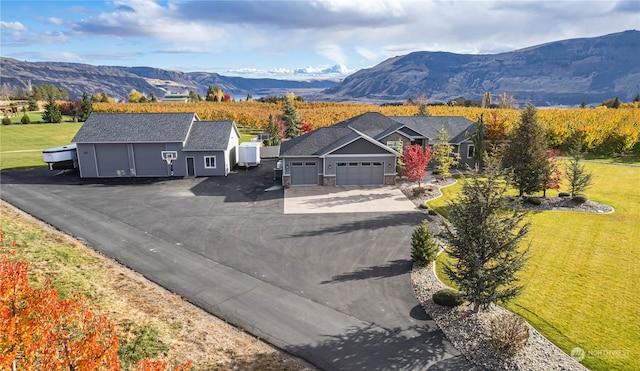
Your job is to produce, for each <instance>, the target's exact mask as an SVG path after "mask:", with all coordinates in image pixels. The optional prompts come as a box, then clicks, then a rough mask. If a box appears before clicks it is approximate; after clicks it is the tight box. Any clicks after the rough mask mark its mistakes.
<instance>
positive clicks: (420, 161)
mask: <svg viewBox="0 0 640 371" xmlns="http://www.w3.org/2000/svg"><path fill="white" fill-rule="evenodd" d="M431 157H433V154H432V153H431V147H427V148H422V146H421V145H419V144H414V145H411V146H407V147H405V149H404V151H402V156H401V157H400V161H402V163H403V164H404V174H405V175H406V176H407V178H408V179H409V181H410V182H418V188H421V181H422V178H424V176H425V175H427V166H428V165H429V161H431Z"/></svg>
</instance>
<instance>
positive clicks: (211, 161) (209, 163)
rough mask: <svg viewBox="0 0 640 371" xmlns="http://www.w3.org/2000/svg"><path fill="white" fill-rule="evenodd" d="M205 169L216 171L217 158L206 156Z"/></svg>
mask: <svg viewBox="0 0 640 371" xmlns="http://www.w3.org/2000/svg"><path fill="white" fill-rule="evenodd" d="M204 168H205V169H215V168H216V157H215V156H205V157H204Z"/></svg>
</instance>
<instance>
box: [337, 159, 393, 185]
mask: <svg viewBox="0 0 640 371" xmlns="http://www.w3.org/2000/svg"><path fill="white" fill-rule="evenodd" d="M383 165H384V164H383V163H382V162H338V163H337V164H336V185H381V184H384V166H383Z"/></svg>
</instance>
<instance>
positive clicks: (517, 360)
mask: <svg viewBox="0 0 640 371" xmlns="http://www.w3.org/2000/svg"><path fill="white" fill-rule="evenodd" d="M455 182H456V180H455V179H447V180H439V179H436V178H434V177H433V176H431V177H429V176H427V177H425V179H424V180H423V184H422V186H423V187H425V188H427V189H428V191H427V192H425V193H424V194H422V195H420V196H418V197H416V196H414V195H413V188H414V187H416V186H417V185H416V184H415V183H410V182H407V181H400V182H399V185H400V187H401V189H402V191H403V193H404V194H405V195H406V196H407V197H408V198H409V199H410V200H411V201H413V203H414V204H415V205H416V206H420V205H421V204H423V203H424V202H425V201H428V200H430V199H434V198H437V197H440V196H442V192H441V191H440V188H441V187H444V186H448V185H451V184H454V183H455ZM540 199H541V201H542V202H541V204H540V205H533V204H529V203H526V204H525V205H523V206H524V208H526V209H527V210H533V211H544V210H557V211H576V212H591V213H599V214H606V213H611V212H613V211H614V210H613V208H612V207H611V206H609V205H605V204H601V203H598V202H594V201H587V202H585V203H578V202H575V201H572V200H571V199H569V198H561V197H545V198H540ZM445 222H446V220H445V219H444V218H443V217H441V216H440V215H436V216H434V217H432V218H430V225H432V224H433V225H435V226H438V227H437V230H438V229H440V228H441V226H442V225H443V224H444V223H445ZM438 243H439V244H440V245H441V247H442V246H444V245H443V242H442V241H440V240H439V241H438ZM411 283H412V286H413V290H414V293H415V295H416V297H417V299H418V301H419V302H420V304H421V305H422V307H423V308H424V310H425V312H427V314H429V315H430V316H431V317H432V318H433V320H434V321H435V322H436V324H437V325H438V327H440V328H441V329H442V331H443V333H444V334H445V336H446V337H447V339H448V340H449V341H450V342H451V343H452V344H453V346H454V347H455V348H456V349H458V351H460V353H462V354H463V355H464V356H465V357H466V358H467V359H469V361H471V362H472V363H474V364H475V365H477V366H481V367H484V368H486V369H490V370H532V371H533V370H536V371H537V370H587V368H585V367H584V366H582V365H581V364H580V363H579V362H578V361H577V360H575V359H574V358H572V357H571V356H569V355H567V354H566V353H564V352H563V351H562V350H560V349H559V348H558V347H556V346H555V345H554V344H553V343H551V342H550V341H549V340H547V339H546V338H545V337H544V336H542V335H541V334H540V333H539V332H538V331H537V330H535V329H534V328H533V327H531V326H530V325H529V339H528V341H527V344H526V345H525V346H524V348H523V349H521V350H520V351H519V352H517V353H516V354H514V355H511V356H507V355H500V354H499V352H497V351H496V349H495V347H494V346H493V344H492V342H491V337H490V336H491V335H490V326H491V320H492V319H493V318H495V317H496V316H498V315H501V314H504V313H509V311H507V310H506V309H504V308H502V307H499V306H497V305H492V306H491V308H490V310H488V311H485V312H483V311H480V312H478V313H473V310H472V307H471V305H470V304H469V303H466V304H463V305H461V306H458V307H454V308H449V307H444V306H440V305H437V304H436V303H434V302H433V299H432V295H433V293H435V292H436V291H438V290H440V289H442V288H445V287H446V285H444V284H443V283H442V282H441V281H440V280H439V279H438V278H437V277H436V275H435V271H434V268H433V264H432V265H429V266H427V267H419V266H417V265H414V267H413V270H412V273H411Z"/></svg>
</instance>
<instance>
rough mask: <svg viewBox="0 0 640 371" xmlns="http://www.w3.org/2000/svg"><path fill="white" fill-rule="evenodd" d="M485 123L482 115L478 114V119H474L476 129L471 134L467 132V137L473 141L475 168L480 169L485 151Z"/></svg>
mask: <svg viewBox="0 0 640 371" xmlns="http://www.w3.org/2000/svg"><path fill="white" fill-rule="evenodd" d="M485 130H486V125H485V124H484V120H483V115H482V114H480V116H478V121H476V131H474V132H473V133H472V134H469V133H467V138H469V139H471V141H472V142H473V160H474V161H475V163H476V169H477V170H481V169H482V159H483V157H484V152H485V150H486V149H485V147H486V146H485V138H484V134H485Z"/></svg>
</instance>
